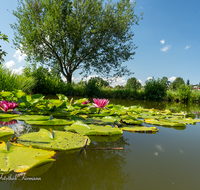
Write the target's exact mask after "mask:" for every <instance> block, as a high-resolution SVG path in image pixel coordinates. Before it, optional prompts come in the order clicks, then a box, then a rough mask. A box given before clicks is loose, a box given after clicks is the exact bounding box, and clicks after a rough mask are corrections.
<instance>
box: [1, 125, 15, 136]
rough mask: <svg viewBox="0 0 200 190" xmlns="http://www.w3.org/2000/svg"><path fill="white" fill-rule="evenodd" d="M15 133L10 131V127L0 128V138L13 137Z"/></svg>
mask: <svg viewBox="0 0 200 190" xmlns="http://www.w3.org/2000/svg"><path fill="white" fill-rule="evenodd" d="M14 133H15V131H14V130H12V129H11V128H10V127H6V126H5V127H1V128H0V137H3V136H8V135H13V134H14Z"/></svg>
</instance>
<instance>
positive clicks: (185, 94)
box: [177, 84, 191, 102]
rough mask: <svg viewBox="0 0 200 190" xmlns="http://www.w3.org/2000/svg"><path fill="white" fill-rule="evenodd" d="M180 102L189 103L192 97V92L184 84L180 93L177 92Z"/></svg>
mask: <svg viewBox="0 0 200 190" xmlns="http://www.w3.org/2000/svg"><path fill="white" fill-rule="evenodd" d="M177 93H178V95H179V98H180V100H183V101H184V102H188V100H189V99H190V97H191V90H190V87H189V86H188V85H185V84H182V85H181V86H180V87H179V89H178V91H177Z"/></svg>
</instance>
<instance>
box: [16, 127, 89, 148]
mask: <svg viewBox="0 0 200 190" xmlns="http://www.w3.org/2000/svg"><path fill="white" fill-rule="evenodd" d="M86 138H88V137H87V136H83V135H79V134H75V133H71V132H64V131H53V132H52V133H51V132H50V131H48V130H46V129H40V131H39V132H32V133H26V134H23V135H22V136H20V137H19V138H18V140H17V142H18V143H20V144H23V145H25V146H32V147H36V148H44V149H52V150H69V149H76V148H81V147H83V146H84V143H85V139H86ZM87 144H88V145H89V144H90V141H88V143H87Z"/></svg>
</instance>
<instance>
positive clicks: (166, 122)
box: [145, 119, 186, 127]
mask: <svg viewBox="0 0 200 190" xmlns="http://www.w3.org/2000/svg"><path fill="white" fill-rule="evenodd" d="M145 123H148V124H153V125H160V126H170V127H184V126H185V125H186V124H185V123H178V122H171V121H170V120H168V119H165V120H164V119H163V120H161V121H160V120H155V119H145Z"/></svg>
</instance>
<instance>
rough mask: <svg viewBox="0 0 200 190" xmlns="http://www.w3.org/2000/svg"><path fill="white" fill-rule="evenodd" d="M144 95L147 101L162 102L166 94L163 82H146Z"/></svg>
mask: <svg viewBox="0 0 200 190" xmlns="http://www.w3.org/2000/svg"><path fill="white" fill-rule="evenodd" d="M144 93H145V97H146V99H147V100H162V99H163V98H164V97H166V93H167V89H166V85H165V82H164V81H163V80H161V79H159V78H158V80H155V79H154V78H153V79H150V80H148V81H146V84H145V90H144Z"/></svg>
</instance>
